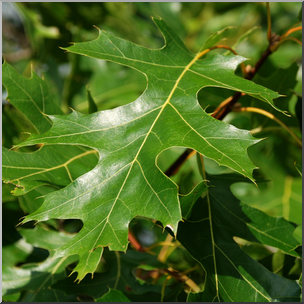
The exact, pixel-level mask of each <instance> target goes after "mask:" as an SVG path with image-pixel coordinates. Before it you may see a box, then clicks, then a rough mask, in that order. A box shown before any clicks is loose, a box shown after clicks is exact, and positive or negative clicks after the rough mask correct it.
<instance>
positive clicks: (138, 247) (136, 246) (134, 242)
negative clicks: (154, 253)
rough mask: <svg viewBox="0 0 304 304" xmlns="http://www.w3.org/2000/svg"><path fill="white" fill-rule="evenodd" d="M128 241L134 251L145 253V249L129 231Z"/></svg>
mask: <svg viewBox="0 0 304 304" xmlns="http://www.w3.org/2000/svg"><path fill="white" fill-rule="evenodd" d="M128 240H129V241H130V243H131V244H132V245H133V247H134V249H135V250H137V251H140V252H145V251H146V250H145V248H144V247H142V246H141V244H140V243H139V242H138V241H137V239H136V238H135V236H134V235H133V234H132V232H131V231H130V230H129V233H128Z"/></svg>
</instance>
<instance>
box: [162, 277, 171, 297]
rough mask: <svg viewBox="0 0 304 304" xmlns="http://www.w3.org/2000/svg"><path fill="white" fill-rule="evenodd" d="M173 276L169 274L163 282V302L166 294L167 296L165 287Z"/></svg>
mask: <svg viewBox="0 0 304 304" xmlns="http://www.w3.org/2000/svg"><path fill="white" fill-rule="evenodd" d="M171 278H172V277H171V276H170V275H169V276H167V278H166V280H165V282H164V284H163V287H162V291H161V298H160V301H161V302H163V301H164V296H165V289H166V284H167V282H168V281H169V280H170V279H171Z"/></svg>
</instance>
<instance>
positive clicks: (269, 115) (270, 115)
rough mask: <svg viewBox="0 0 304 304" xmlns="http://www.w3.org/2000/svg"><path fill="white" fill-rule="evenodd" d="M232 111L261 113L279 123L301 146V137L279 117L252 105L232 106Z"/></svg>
mask: <svg viewBox="0 0 304 304" xmlns="http://www.w3.org/2000/svg"><path fill="white" fill-rule="evenodd" d="M233 112H254V113H258V114H261V115H264V116H266V117H268V118H270V119H272V120H274V121H276V122H277V123H278V124H279V125H281V126H282V127H283V128H284V129H285V130H286V131H287V132H289V134H290V135H291V136H292V137H293V138H294V139H295V140H296V142H297V143H298V144H299V145H300V147H301V148H302V141H301V139H300V138H299V137H298V136H297V135H296V134H295V133H294V132H293V131H292V130H291V129H290V128H289V127H288V126H286V125H285V124H284V123H283V122H282V121H281V120H280V119H278V118H277V117H275V116H274V115H273V114H271V113H269V112H267V111H265V110H262V109H259V108H254V107H242V108H233Z"/></svg>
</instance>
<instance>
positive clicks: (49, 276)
mask: <svg viewBox="0 0 304 304" xmlns="http://www.w3.org/2000/svg"><path fill="white" fill-rule="evenodd" d="M19 233H20V234H21V235H22V236H23V239H22V240H23V241H22V242H20V241H18V242H17V243H16V246H18V248H20V249H23V250H24V248H25V250H29V249H30V247H31V245H34V246H37V247H40V248H45V249H48V250H49V251H50V252H52V250H53V249H54V248H57V247H58V246H62V245H63V244H65V243H66V242H67V241H68V240H70V239H71V238H72V237H73V235H69V234H65V233H62V232H56V231H48V230H45V229H43V228H41V227H39V226H36V227H35V229H20V230H19ZM24 241H25V242H26V243H25V244H26V245H27V246H26V247H24V246H25V244H24ZM21 244H23V247H20V245H21ZM16 248H17V247H16ZM76 260H77V256H75V255H74V256H71V257H63V258H57V259H54V258H53V257H52V254H51V255H50V257H48V258H47V259H46V260H45V261H43V262H41V263H30V264H25V265H22V266H21V267H13V266H12V265H10V264H5V265H3V269H2V294H3V295H10V294H16V293H18V292H20V291H22V290H26V292H25V293H24V294H23V296H22V298H21V299H19V301H22V302H39V301H42V302H68V301H73V302H75V301H77V298H76V295H65V294H64V293H63V292H62V291H59V290H54V289H51V288H50V286H51V285H52V284H54V283H56V282H57V281H58V280H60V279H64V278H65V277H66V276H67V273H66V270H65V267H66V266H68V265H69V264H71V263H73V262H75V261H76Z"/></svg>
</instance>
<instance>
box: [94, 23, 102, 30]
mask: <svg viewBox="0 0 304 304" xmlns="http://www.w3.org/2000/svg"><path fill="white" fill-rule="evenodd" d="M93 27H95V28H96V29H98V30H99V31H100V32H101V29H100V28H99V27H97V26H96V25H94V24H93Z"/></svg>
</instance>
